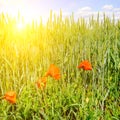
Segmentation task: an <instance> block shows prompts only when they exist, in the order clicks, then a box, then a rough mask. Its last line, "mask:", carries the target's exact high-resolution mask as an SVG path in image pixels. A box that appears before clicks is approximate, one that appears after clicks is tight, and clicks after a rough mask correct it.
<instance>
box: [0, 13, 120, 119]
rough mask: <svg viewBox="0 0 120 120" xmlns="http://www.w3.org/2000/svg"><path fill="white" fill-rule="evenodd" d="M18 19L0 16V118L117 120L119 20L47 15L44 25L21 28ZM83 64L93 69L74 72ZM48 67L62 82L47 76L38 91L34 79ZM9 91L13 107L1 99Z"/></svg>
mask: <svg viewBox="0 0 120 120" xmlns="http://www.w3.org/2000/svg"><path fill="white" fill-rule="evenodd" d="M18 17H19V19H18V20H21V19H22V18H21V17H20V16H18ZM18 20H17V19H15V18H12V17H11V16H8V15H5V14H1V15H0V120H119V119H120V107H119V106H120V21H119V20H118V21H115V20H114V16H113V18H112V19H110V18H108V17H107V16H105V15H103V20H100V18H99V14H98V17H97V19H94V17H90V18H89V21H86V20H85V19H84V18H79V19H78V20H75V19H74V15H71V16H68V17H66V18H65V19H63V16H62V12H61V11H60V14H59V15H58V16H57V15H55V14H53V13H52V11H51V12H50V17H49V18H48V21H47V22H46V24H43V22H42V18H41V20H40V21H39V23H36V22H35V21H33V22H32V23H31V24H27V25H26V27H25V28H24V29H22V30H20V29H16V23H17V22H18ZM23 22H24V20H23ZM84 60H88V61H90V63H91V65H92V70H84V69H78V67H77V66H78V65H79V64H80V62H81V61H84ZM51 64H54V65H56V66H57V67H58V68H59V69H60V79H59V80H55V79H54V78H53V77H51V76H48V77H47V80H46V86H45V88H44V89H40V88H39V87H37V86H36V80H38V79H40V78H41V77H43V76H44V75H45V74H46V72H47V70H48V68H49V66H50V65H51ZM8 91H15V93H16V102H15V104H11V103H10V102H9V101H7V100H5V99H3V96H4V94H5V93H6V92H8Z"/></svg>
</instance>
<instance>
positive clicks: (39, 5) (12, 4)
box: [0, 0, 120, 19]
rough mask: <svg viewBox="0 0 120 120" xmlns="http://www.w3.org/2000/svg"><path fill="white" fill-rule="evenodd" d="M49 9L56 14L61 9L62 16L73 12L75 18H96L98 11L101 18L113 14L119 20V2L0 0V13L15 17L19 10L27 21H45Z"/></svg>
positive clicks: (112, 0)
mask: <svg viewBox="0 0 120 120" xmlns="http://www.w3.org/2000/svg"><path fill="white" fill-rule="evenodd" d="M51 9H52V10H53V12H55V13H56V14H58V13H59V10H60V9H62V12H63V16H67V15H70V14H71V13H72V12H74V15H75V17H76V18H78V17H81V16H82V17H89V16H90V15H92V14H93V15H94V16H96V14H97V13H98V11H99V12H100V14H101V16H102V14H103V12H106V14H107V15H108V16H109V17H111V16H112V14H113V13H114V14H115V18H116V19H120V0H59V1H58V0H0V12H4V13H6V12H7V13H8V14H11V15H16V14H17V13H18V10H19V11H20V12H21V14H23V16H24V17H26V18H27V19H31V18H37V17H39V16H42V17H43V18H45V19H46V18H47V17H48V16H49V11H50V10H51Z"/></svg>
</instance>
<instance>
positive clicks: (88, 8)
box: [78, 6, 92, 12]
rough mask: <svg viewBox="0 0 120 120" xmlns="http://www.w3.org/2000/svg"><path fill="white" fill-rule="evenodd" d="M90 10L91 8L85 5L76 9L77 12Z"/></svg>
mask: <svg viewBox="0 0 120 120" xmlns="http://www.w3.org/2000/svg"><path fill="white" fill-rule="evenodd" d="M91 10H92V8H91V7H88V6H87V7H83V8H80V9H78V12H88V11H91Z"/></svg>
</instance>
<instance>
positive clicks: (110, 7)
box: [102, 5, 113, 11]
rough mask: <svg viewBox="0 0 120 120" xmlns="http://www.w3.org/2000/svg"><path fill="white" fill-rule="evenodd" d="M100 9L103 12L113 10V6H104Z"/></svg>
mask: <svg viewBox="0 0 120 120" xmlns="http://www.w3.org/2000/svg"><path fill="white" fill-rule="evenodd" d="M102 9H103V10H108V11H109V10H113V6H112V5H104V6H103V7H102Z"/></svg>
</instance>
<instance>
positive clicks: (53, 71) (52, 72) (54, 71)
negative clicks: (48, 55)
mask: <svg viewBox="0 0 120 120" xmlns="http://www.w3.org/2000/svg"><path fill="white" fill-rule="evenodd" d="M45 76H46V77H47V76H51V77H53V78H54V79H55V80H59V79H60V69H59V68H58V67H56V66H55V65H53V64H51V65H50V67H49V69H48V72H47V73H46V75H45Z"/></svg>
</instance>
